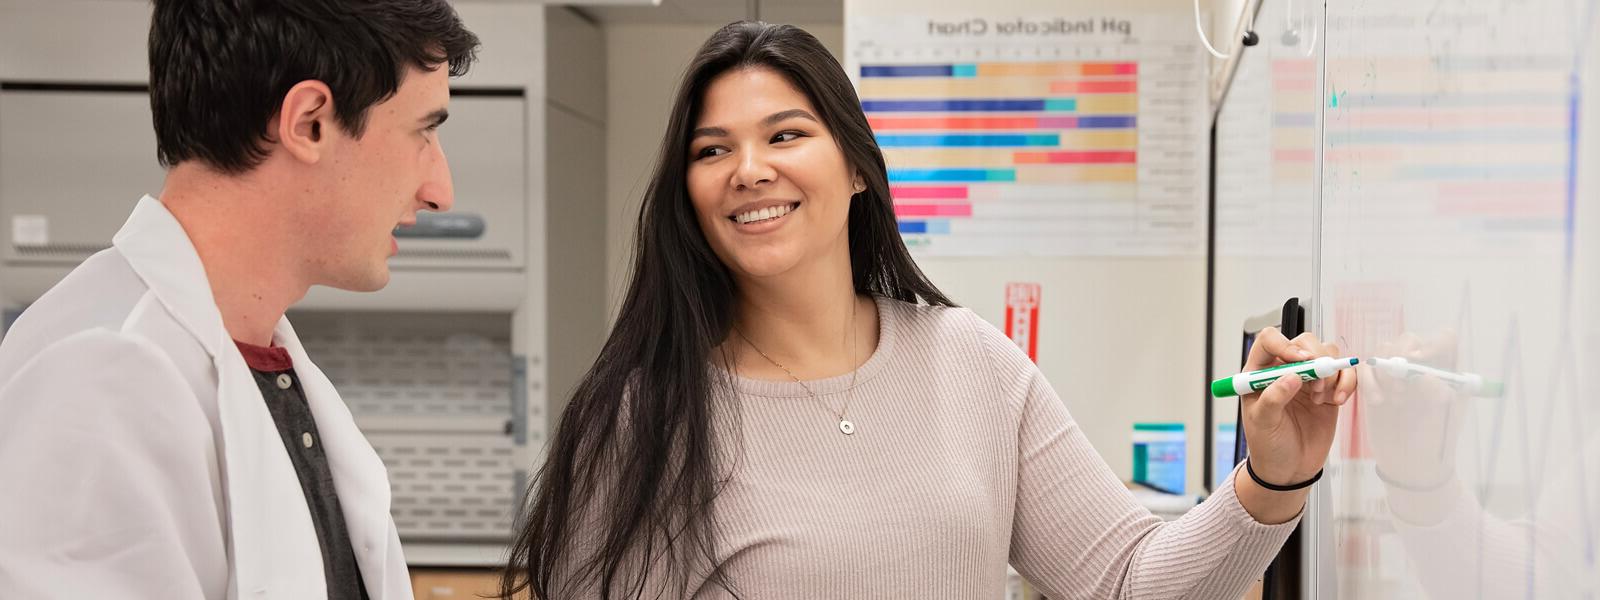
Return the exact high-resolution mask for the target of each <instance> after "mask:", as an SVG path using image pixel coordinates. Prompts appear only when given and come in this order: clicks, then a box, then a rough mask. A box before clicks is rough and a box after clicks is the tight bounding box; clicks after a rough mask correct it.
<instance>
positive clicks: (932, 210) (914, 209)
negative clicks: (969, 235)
mask: <svg viewBox="0 0 1600 600" xmlns="http://www.w3.org/2000/svg"><path fill="white" fill-rule="evenodd" d="M894 216H896V217H970V216H972V205H971V204H896V205H894Z"/></svg>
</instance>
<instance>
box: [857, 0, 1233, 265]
mask: <svg viewBox="0 0 1600 600" xmlns="http://www.w3.org/2000/svg"><path fill="white" fill-rule="evenodd" d="M852 4H858V3H852ZM1190 18H1192V17H1190ZM847 35H848V39H847V40H846V44H847V46H848V47H849V55H848V61H847V63H848V64H847V69H849V71H850V72H851V74H852V77H853V78H854V79H855V82H856V85H857V90H858V92H859V95H860V97H861V103H862V108H863V109H864V110H865V112H866V113H867V119H868V121H869V123H870V124H871V126H872V128H873V131H874V132H875V133H876V134H877V138H878V144H879V146H880V147H881V148H882V149H883V153H884V158H885V159H886V161H887V162H888V167H889V183H890V193H891V194H892V196H893V197H894V204H895V213H896V216H897V218H898V220H899V225H900V233H901V235H902V236H903V237H904V238H905V241H906V243H907V245H909V246H910V247H911V249H912V250H913V251H914V252H916V253H918V254H921V255H934V256H1175V255H1197V254H1199V253H1201V252H1202V251H1203V249H1204V241H1205V212H1204V193H1205V180H1204V176H1205V164H1206V156H1205V152H1206V150H1205V148H1206V143H1205V141H1206V137H1205V135H1206V129H1205V127H1206V123H1205V121H1206V117H1205V110H1206V109H1205V103H1206V96H1205V91H1204V90H1205V81H1206V67H1205V63H1204V61H1203V60H1202V58H1201V55H1200V53H1199V52H1198V50H1197V42H1196V38H1195V34H1194V24H1193V23H1192V22H1189V21H1187V20H1185V19H1182V18H1179V17H1177V16H1164V15H1162V16H1157V15H1141V16H1116V15H1111V16H1104V15H1092V16H1079V17H1063V16H1038V15H1035V16H1025V17H1018V16H1015V15H1010V16H994V17H981V16H980V17H951V18H937V17H935V18H928V17H904V16H886V17H874V16H860V17H855V16H852V17H850V18H849V23H848V27H847Z"/></svg>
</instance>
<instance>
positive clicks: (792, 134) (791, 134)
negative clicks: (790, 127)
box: [772, 131, 805, 144]
mask: <svg viewBox="0 0 1600 600" xmlns="http://www.w3.org/2000/svg"><path fill="white" fill-rule="evenodd" d="M802 137H805V136H804V134H801V133H800V132H798V131H785V132H783V133H780V134H778V135H775V136H772V143H774V144H776V143H779V142H792V141H794V140H797V139H800V138H802Z"/></svg>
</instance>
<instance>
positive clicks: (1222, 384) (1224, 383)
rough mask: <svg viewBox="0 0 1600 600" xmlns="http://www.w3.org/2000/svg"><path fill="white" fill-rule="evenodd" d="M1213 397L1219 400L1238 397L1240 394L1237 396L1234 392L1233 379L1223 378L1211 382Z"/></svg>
mask: <svg viewBox="0 0 1600 600" xmlns="http://www.w3.org/2000/svg"><path fill="white" fill-rule="evenodd" d="M1211 395H1212V396H1216V397H1218V398H1227V397H1230V396H1237V395H1238V394H1235V393H1234V391H1233V378H1232V377H1223V378H1222V379H1218V380H1216V381H1213V382H1211Z"/></svg>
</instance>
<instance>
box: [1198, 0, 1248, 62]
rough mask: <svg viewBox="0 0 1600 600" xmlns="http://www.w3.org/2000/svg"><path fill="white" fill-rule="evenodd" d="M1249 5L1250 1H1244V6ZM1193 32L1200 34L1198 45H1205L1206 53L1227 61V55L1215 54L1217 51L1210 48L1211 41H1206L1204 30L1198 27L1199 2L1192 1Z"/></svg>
mask: <svg viewBox="0 0 1600 600" xmlns="http://www.w3.org/2000/svg"><path fill="white" fill-rule="evenodd" d="M1249 4H1250V0H1245V5H1246V6H1248V5H1249ZM1194 30H1195V32H1196V33H1199V34H1200V43H1202V44H1205V45H1206V51H1207V52H1210V53H1211V55H1212V56H1215V57H1217V58H1220V59H1222V60H1228V55H1226V54H1223V53H1221V52H1217V49H1216V48H1213V47H1212V46H1211V40H1208V39H1206V28H1205V27H1202V26H1201V25H1200V0H1194Z"/></svg>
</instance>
